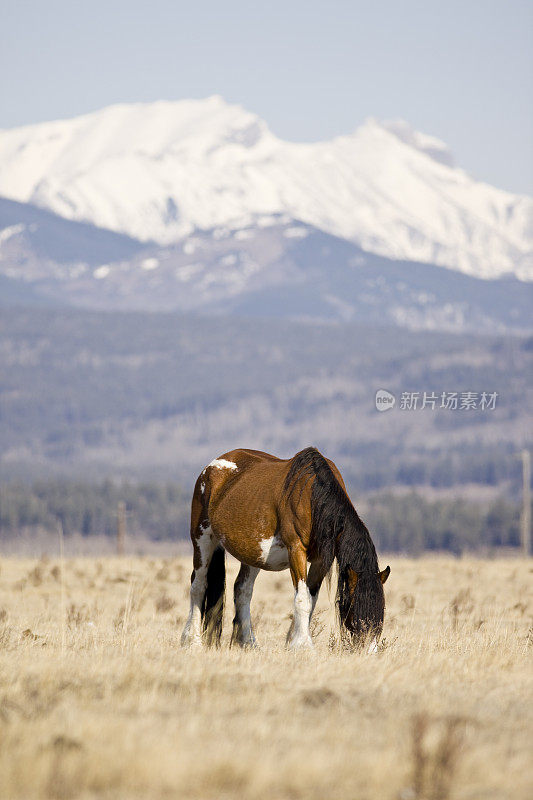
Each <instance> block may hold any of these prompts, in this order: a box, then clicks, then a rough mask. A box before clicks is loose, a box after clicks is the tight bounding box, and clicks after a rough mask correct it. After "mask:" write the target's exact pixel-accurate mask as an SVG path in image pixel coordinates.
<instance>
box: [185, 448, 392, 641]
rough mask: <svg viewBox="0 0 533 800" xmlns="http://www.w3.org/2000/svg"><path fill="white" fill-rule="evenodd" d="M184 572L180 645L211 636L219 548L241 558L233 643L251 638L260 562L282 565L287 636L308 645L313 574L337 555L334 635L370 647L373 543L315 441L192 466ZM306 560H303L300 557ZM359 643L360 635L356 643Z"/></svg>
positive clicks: (320, 574)
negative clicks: (189, 566)
mask: <svg viewBox="0 0 533 800" xmlns="http://www.w3.org/2000/svg"><path fill="white" fill-rule="evenodd" d="M191 539H192V544H193V551H194V552H193V572H192V575H191V589H190V612H189V616H188V619H187V622H186V624H185V628H184V630H183V633H182V636H181V644H182V645H183V646H190V645H199V644H201V643H202V641H205V642H206V643H207V644H208V645H212V644H215V645H216V646H220V638H221V634H222V618H223V611H224V594H225V583H226V568H225V551H227V552H228V553H230V554H231V555H232V556H234V557H235V558H236V559H237V560H238V561H240V562H241V567H240V570H239V574H238V576H237V579H236V581H235V585H234V602H235V617H234V620H233V632H232V637H231V644H232V645H240V646H241V647H255V646H256V644H257V643H256V639H255V636H254V632H253V628H252V621H251V617H250V601H251V599H252V592H253V587H254V581H255V579H256V578H257V575H258V574H259V571H260V570H261V569H263V570H267V571H279V570H284V569H289V570H290V573H291V578H292V583H293V587H294V615H293V621H292V624H291V627H290V629H289V632H288V634H287V641H286V644H287V646H288V647H289V648H291V649H299V648H312V647H313V643H312V639H311V634H310V622H311V618H312V615H313V611H314V608H315V605H316V601H317V598H318V593H319V590H320V587H321V584H322V582H323V580H324V578H325V577H326V576H329V574H330V570H331V568H332V566H333V563H334V561H335V560H336V562H337V566H338V584H337V597H336V605H337V618H338V620H339V623H340V628H341V634H342V635H341V639H342V640H343V641H346V638H348V640H349V641H350V642H352V643H354V645H355V646H368V651H369V652H376V651H377V650H378V641H379V638H380V636H381V632H382V628H383V619H384V612H385V595H384V590H383V584H384V583H385V581H386V580H387V578H388V577H389V574H390V567H387V568H386V569H384V570H382V571H380V570H379V568H378V559H377V555H376V549H375V547H374V544H373V542H372V539H371V537H370V534H369V532H368V529H367V527H366V525H365V524H364V522H363V521H362V520H361V518H360V517H359V515H358V513H357V511H356V510H355V508H354V506H353V505H352V503H351V501H350V498H349V497H348V493H347V491H346V487H345V485H344V482H343V479H342V477H341V474H340V472H339V470H338V469H337V467H336V466H335V464H334V463H333V461H330V460H329V459H327V458H325V457H324V456H323V455H322V454H321V453H320V452H319V451H318V450H317V449H315V448H314V447H308V448H306V449H305V450H302V451H301V452H299V453H297V454H296V455H295V456H294V457H293V458H291V459H281V458H277V457H276V456H273V455H270V454H268V453H263V452H261V451H259V450H244V449H243V450H232V451H230V452H228V453H225V454H224V455H222V456H220V457H219V458H215V459H214V461H211V463H210V464H208V466H207V467H205V469H204V470H203V471H202V473H201V474H200V475H199V476H198V479H197V481H196V484H195V487H194V494H193V498H192V504H191ZM308 563H309V570H308V569H307V564H308ZM365 643H366V644H365Z"/></svg>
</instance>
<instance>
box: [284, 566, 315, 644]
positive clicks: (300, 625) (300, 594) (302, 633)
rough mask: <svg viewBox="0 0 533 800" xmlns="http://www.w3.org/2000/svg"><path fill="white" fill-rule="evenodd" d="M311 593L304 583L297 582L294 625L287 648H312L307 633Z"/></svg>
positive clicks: (309, 635)
mask: <svg viewBox="0 0 533 800" xmlns="http://www.w3.org/2000/svg"><path fill="white" fill-rule="evenodd" d="M311 605H312V604H311V593H310V591H309V587H308V586H307V583H306V582H305V581H302V580H300V581H298V587H297V589H296V592H295V593H294V625H293V629H292V636H291V638H290V641H289V647H290V648H291V649H296V648H300V647H311V648H312V647H313V642H312V641H311V634H310V633H309V615H310V612H311Z"/></svg>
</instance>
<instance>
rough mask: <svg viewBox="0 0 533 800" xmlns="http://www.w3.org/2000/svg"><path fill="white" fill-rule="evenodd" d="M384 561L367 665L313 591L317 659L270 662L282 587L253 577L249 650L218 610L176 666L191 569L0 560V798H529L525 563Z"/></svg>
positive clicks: (532, 780)
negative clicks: (382, 601) (214, 625)
mask: <svg viewBox="0 0 533 800" xmlns="http://www.w3.org/2000/svg"><path fill="white" fill-rule="evenodd" d="M387 563H390V565H391V567H392V573H391V577H390V578H389V581H388V582H387V584H386V586H385V590H386V597H387V615H386V621H385V631H384V637H385V641H384V642H383V645H382V647H381V649H380V652H379V653H378V654H377V655H365V654H353V653H346V652H341V651H339V647H338V645H337V640H336V639H335V636H334V632H335V627H334V616H333V614H332V611H331V603H330V601H329V598H328V593H327V589H326V587H324V589H323V593H322V596H321V598H320V602H319V605H318V611H319V613H318V614H317V616H316V620H315V622H314V638H315V643H316V652H313V653H292V652H286V651H285V650H284V647H283V645H284V639H285V634H286V631H287V628H288V626H289V615H290V610H291V602H292V590H291V586H290V578H289V575H288V573H286V572H285V573H278V574H262V575H260V577H259V579H258V581H257V584H256V592H255V595H254V600H253V603H252V612H253V613H254V616H255V627H256V634H257V638H258V640H259V643H260V645H261V648H260V650H257V651H252V652H250V651H244V652H243V651H240V650H236V649H230V648H229V634H230V628H231V624H230V622H231V608H230V607H227V609H226V629H225V635H224V644H223V646H222V648H221V649H220V650H218V651H207V650H202V651H187V650H182V649H180V647H179V646H178V642H179V635H180V632H181V628H182V625H183V623H184V620H185V617H186V613H187V610H188V600H187V594H188V582H189V574H190V561H189V559H185V558H179V559H161V558H157V559H150V558H133V557H132V558H128V557H126V558H123V559H118V558H101V559H96V558H78V559H68V560H66V561H65V562H64V569H63V570H62V569H61V564H60V562H59V561H58V560H46V559H43V560H40V561H35V560H27V559H16V558H8V559H2V560H1V561H0V564H1V571H0V797H1V798H3V800H9V799H10V798H24V800H26V798H27V799H28V800H33V799H34V798H38V799H39V800H41V798H80V800H81V799H84V798H106V799H107V798H109V799H111V798H113V800H116V799H118V798H132V799H133V798H135V799H136V798H139V800H140V799H141V798H142V800H151V799H152V798H192V799H193V800H211V799H212V800H225V799H226V798H227V799H228V800H229V799H230V798H231V799H233V798H239V800H243V799H244V798H246V799H247V798H251V799H252V800H256V799H257V798H268V799H269V800H278V799H279V800H300V798H302V800H303V799H304V798H306V799H307V798H309V800H323V799H324V798H331V799H332V800H345V799H346V800H364V798H372V799H374V798H379V799H381V798H383V799H384V800H388V799H389V798H390V800H420V798H424V800H446V798H454V799H455V798H457V800H458V799H459V798H464V800H474V798H479V800H490V799H492V798H513V800H520V798H524V800H525V799H526V798H528V799H529V798H531V797H533V764H532V760H531V755H532V749H531V746H532V742H533V708H532V697H533V670H532V663H531V661H532V659H531V656H532V654H533V648H532V644H533V633H532V627H531V626H532V615H533V598H532V578H533V562H532V561H529V562H526V561H524V560H503V559H500V560H494V561H483V560H476V559H472V558H468V559H462V560H454V559H452V558H444V557H442V558H440V557H435V558H429V557H428V558H423V559H420V560H412V559H404V558H398V557H390V558H389V559H387V560H384V559H382V564H383V566H385V565H386V564H387ZM229 572H230V579H232V578H233V577H234V575H235V572H236V570H235V564H234V563H233V562H229ZM62 575H63V579H62ZM228 595H229V596H230V597H231V587H230V589H229V591H228Z"/></svg>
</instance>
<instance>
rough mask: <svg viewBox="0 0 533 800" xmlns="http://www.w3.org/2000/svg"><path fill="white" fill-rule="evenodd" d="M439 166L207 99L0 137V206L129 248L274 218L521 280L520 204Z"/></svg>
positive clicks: (112, 112)
mask: <svg viewBox="0 0 533 800" xmlns="http://www.w3.org/2000/svg"><path fill="white" fill-rule="evenodd" d="M452 164H453V161H452V157H451V154H450V153H449V150H448V149H447V147H446V145H445V144H444V143H442V142H441V141H440V140H438V139H436V138H435V137H432V136H428V135H426V134H421V133H419V132H417V131H414V130H413V129H412V128H411V127H410V126H409V125H408V124H407V123H405V122H403V121H398V120H396V121H392V122H390V121H389V122H384V123H378V122H377V121H376V120H372V119H370V120H367V122H366V123H364V124H363V125H362V126H359V127H358V128H357V129H356V130H355V131H354V132H352V133H351V134H347V135H344V136H339V137H336V138H334V139H333V140H331V141H325V142H315V143H294V142H284V141H283V140H281V139H279V138H277V137H276V136H275V135H274V134H273V133H271V131H270V130H269V129H268V126H267V125H266V123H265V122H264V121H263V120H262V119H261V118H260V117H258V116H257V115H255V114H253V113H251V112H249V111H246V110H245V109H243V108H241V107H240V106H235V105H230V104H228V103H226V102H225V101H224V100H223V99H222V98H221V97H219V96H216V95H215V96H213V97H210V98H207V99H206V100H182V101H172V102H170V101H158V102H156V103H148V104H143V103H136V104H119V105H116V106H110V107H107V108H105V109H102V110H100V111H96V112H92V113H91V114H86V115H83V116H81V117H76V118H74V119H72V120H60V121H56V122H50V123H39V124H36V125H30V126H24V127H22V128H15V129H11V130H2V131H0V194H3V195H4V196H6V197H8V198H10V199H13V200H18V201H21V202H32V203H34V204H35V205H38V206H40V207H42V208H47V209H49V210H51V211H54V212H55V213H57V214H59V215H61V216H63V217H65V218H67V219H71V220H78V221H85V222H90V223H92V224H94V225H97V226H98V227H103V228H108V229H109V230H113V231H116V232H120V233H123V234H127V235H129V236H131V237H133V238H135V239H139V240H143V241H147V240H155V241H157V242H158V243H159V244H161V245H169V244H172V243H174V242H178V241H181V240H183V239H185V238H186V237H188V236H190V235H192V234H194V232H195V231H197V230H199V229H209V228H216V227H220V228H230V229H237V228H244V227H246V226H251V225H254V224H261V220H262V219H265V218H268V217H269V216H270V217H275V216H276V215H279V214H285V215H287V216H288V217H289V218H292V219H297V220H301V221H303V222H304V223H306V224H308V225H311V226H313V227H315V228H317V229H319V230H323V231H325V232H326V233H330V234H332V235H335V236H338V237H340V238H343V239H347V240H348V241H351V242H354V243H355V244H357V245H358V246H360V247H361V248H362V249H363V250H366V251H368V252H373V253H376V254H378V255H381V256H386V257H388V258H393V259H397V260H407V261H416V262H425V263H433V264H437V265H439V266H445V267H448V268H452V269H455V270H458V271H461V272H464V273H466V274H470V275H473V276H475V277H481V278H497V277H500V276H502V275H505V274H514V275H516V276H517V277H519V278H520V279H522V280H533V255H532V253H533V247H532V234H533V200H532V199H531V198H528V197H525V196H520V195H513V194H511V193H509V192H505V191H503V190H500V189H496V188H494V187H491V186H489V185H488V184H485V183H482V182H479V181H475V180H473V179H472V178H470V177H469V176H468V175H467V173H466V172H464V170H462V169H459V168H457V167H454V166H452Z"/></svg>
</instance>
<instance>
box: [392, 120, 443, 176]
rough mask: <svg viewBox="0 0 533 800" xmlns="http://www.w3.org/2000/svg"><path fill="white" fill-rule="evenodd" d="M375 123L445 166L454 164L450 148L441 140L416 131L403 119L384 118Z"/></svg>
mask: <svg viewBox="0 0 533 800" xmlns="http://www.w3.org/2000/svg"><path fill="white" fill-rule="evenodd" d="M377 124H379V125H380V127H381V128H383V129H384V130H386V131H388V132H389V133H392V134H393V135H394V136H396V137H397V138H398V139H399V140H400V141H401V142H403V143H404V144H407V145H409V147H414V148H415V149H416V150H419V151H420V152H421V153H425V154H426V155H427V156H429V157H430V158H432V159H433V160H434V161H438V162H439V163H440V164H445V165H446V166H447V167H453V166H455V164H454V158H453V155H452V152H451V150H450V148H449V147H448V145H447V144H445V143H444V142H443V141H441V140H440V139H437V137H436V136H428V134H427V133H420V131H416V130H415V129H414V128H412V127H411V125H409V123H408V122H406V121H405V120H403V119H392V120H384V121H383V122H380V123H377Z"/></svg>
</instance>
